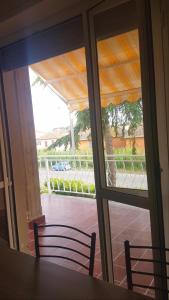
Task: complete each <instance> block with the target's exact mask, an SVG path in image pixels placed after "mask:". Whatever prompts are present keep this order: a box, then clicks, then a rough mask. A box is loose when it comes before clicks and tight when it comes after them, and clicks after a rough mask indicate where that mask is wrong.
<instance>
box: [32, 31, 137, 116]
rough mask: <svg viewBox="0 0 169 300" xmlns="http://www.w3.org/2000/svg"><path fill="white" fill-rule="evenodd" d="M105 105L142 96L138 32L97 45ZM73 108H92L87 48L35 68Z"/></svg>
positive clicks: (133, 99) (135, 99)
mask: <svg viewBox="0 0 169 300" xmlns="http://www.w3.org/2000/svg"><path fill="white" fill-rule="evenodd" d="M97 50H98V65H99V80H100V93H101V101H102V106H104V107H105V106H107V105H108V104H109V103H113V104H120V103H122V102H123V101H125V100H127V101H129V102H135V101H137V100H138V99H139V98H140V97H141V78H140V56H139V42H138V31H137V30H133V31H130V32H128V33H124V34H121V35H118V36H115V37H111V38H107V39H105V40H101V41H98V42H97ZM31 68H32V69H33V70H34V71H35V72H36V73H37V74H38V75H39V76H40V77H42V78H43V79H44V80H45V82H46V84H49V85H50V86H51V88H52V89H54V90H55V92H56V93H57V94H58V95H60V96H61V97H62V98H63V99H64V100H65V102H66V103H67V104H68V105H69V108H70V110H71V111H76V110H83V109H85V108H87V107H88V89H87V75H86V60H85V49H84V48H80V49H78V50H74V51H71V52H68V53H65V54H62V55H59V56H56V57H54V58H50V59H47V60H44V61H42V62H39V63H36V64H33V65H31Z"/></svg>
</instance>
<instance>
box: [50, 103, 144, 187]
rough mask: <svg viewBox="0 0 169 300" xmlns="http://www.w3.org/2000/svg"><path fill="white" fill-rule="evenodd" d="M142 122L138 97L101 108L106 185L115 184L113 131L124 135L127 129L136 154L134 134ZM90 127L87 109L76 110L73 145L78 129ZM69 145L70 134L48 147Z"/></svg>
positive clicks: (77, 142) (76, 143)
mask: <svg viewBox="0 0 169 300" xmlns="http://www.w3.org/2000/svg"><path fill="white" fill-rule="evenodd" d="M142 123H143V110H142V100H141V99H139V100H138V101H136V102H134V103H130V102H127V101H125V102H123V103H122V104H119V105H114V104H112V103H111V104H109V105H108V106H107V107H104V108H102V129H103V136H104V145H105V152H106V155H107V156H109V159H108V165H107V172H108V185H109V186H116V166H115V161H114V159H112V155H113V143H112V141H113V133H114V135H115V137H118V136H119V135H120V136H121V135H122V136H123V137H124V136H125V132H126V130H127V132H128V135H129V136H132V154H136V146H135V134H136V130H137V128H138V127H139V126H140V125H141V124H142ZM87 129H90V112H89V109H84V110H83V111H78V112H77V113H76V125H75V127H74V135H75V145H76V148H77V149H78V144H79V141H80V138H79V133H80V131H86V130H87ZM62 145H64V146H65V149H67V147H68V145H71V138H70V134H68V135H67V136H65V137H62V138H60V139H58V140H57V141H56V142H55V143H54V144H52V145H51V146H50V148H55V147H56V146H62Z"/></svg>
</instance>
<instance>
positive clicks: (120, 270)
mask: <svg viewBox="0 0 169 300" xmlns="http://www.w3.org/2000/svg"><path fill="white" fill-rule="evenodd" d="M116 2H118V1H116ZM121 2H123V4H120V1H119V4H117V3H116V4H114V1H112V3H111V1H109V2H108V3H107V4H106V3H105V4H100V5H99V6H97V7H95V8H94V9H92V10H91V11H90V12H89V13H88V14H86V15H85V16H84V24H85V29H86V30H85V34H86V35H85V37H86V56H87V66H88V85H89V103H90V111H91V123H92V136H93V148H94V150H95V151H94V162H95V177H96V195H97V205H98V218H99V226H100V232H101V234H100V236H101V248H102V262H103V275H104V278H105V279H108V280H112V278H114V282H115V283H117V284H119V285H121V286H126V274H125V262H124V241H125V240H129V241H130V242H131V243H135V244H138V245H142V246H143V245H145V246H151V245H152V244H153V245H156V246H159V245H161V247H163V246H164V236H163V222H162V208H161V192H160V166H159V161H158V147H157V133H156V117H155V115H156V112H155V95H154V78H153V67H152V63H153V62H152V52H151V51H152V48H151V47H152V45H151V31H150V25H149V20H150V16H149V15H148V14H149V7H148V5H147V4H148V2H146V1H145V2H144V1H121ZM145 12H146V14H145ZM146 255H149V254H148V253H147V254H146V253H143V252H141V253H140V254H139V257H144V258H146ZM161 255H163V253H161ZM110 266H111V267H110ZM144 280H145V281H147V279H146V278H144ZM143 283H144V282H142V284H143ZM146 283H148V284H149V285H150V286H151V285H153V278H149V280H148V282H146Z"/></svg>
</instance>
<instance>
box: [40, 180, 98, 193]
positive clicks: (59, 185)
mask: <svg viewBox="0 0 169 300" xmlns="http://www.w3.org/2000/svg"><path fill="white" fill-rule="evenodd" d="M50 186H51V189H52V190H53V189H54V192H55V191H56V192H57V193H62V194H63V193H66V194H68V193H69V192H70V194H71V195H72V193H73V194H74V193H75V194H76V193H77V194H78V195H79V194H84V193H85V194H89V195H90V194H91V195H95V185H94V184H92V183H91V184H86V183H85V182H83V181H81V180H66V179H60V178H51V179H50ZM44 187H45V188H47V182H45V185H44ZM45 188H42V190H45Z"/></svg>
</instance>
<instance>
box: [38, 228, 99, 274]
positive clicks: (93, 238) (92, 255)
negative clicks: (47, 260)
mask: <svg viewBox="0 0 169 300" xmlns="http://www.w3.org/2000/svg"><path fill="white" fill-rule="evenodd" d="M33 227H34V239H35V253H36V257H37V258H40V257H54V258H60V259H65V260H69V261H71V262H73V263H75V264H78V265H80V266H81V267H83V268H84V269H86V270H88V274H89V275H90V276H93V271H94V259H95V245H96V233H95V232H93V233H92V234H91V235H89V234H87V233H85V232H83V231H82V230H80V229H78V228H75V227H72V226H67V225H58V224H48V225H38V224H37V223H34V224H33ZM47 227H56V228H61V227H62V228H68V229H72V230H73V231H76V232H78V233H80V234H81V235H82V236H86V237H88V238H89V243H84V242H83V241H81V240H79V239H76V238H73V237H71V236H67V235H59V234H40V233H39V229H40V228H41V229H42V228H47ZM39 238H58V239H59V238H60V239H65V240H70V241H73V242H75V243H77V244H79V245H82V246H84V247H85V248H88V250H89V255H86V254H84V253H83V252H81V251H78V250H77V249H73V248H70V247H66V246H59V245H53V244H52V245H44V244H43V245H42V244H41V243H40V242H39ZM40 248H55V249H64V250H68V251H71V252H74V253H77V254H79V256H82V257H85V258H86V259H88V260H89V265H88V266H86V265H84V264H83V263H81V262H79V261H77V260H75V259H73V258H69V257H66V256H62V255H50V254H41V253H40Z"/></svg>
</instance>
